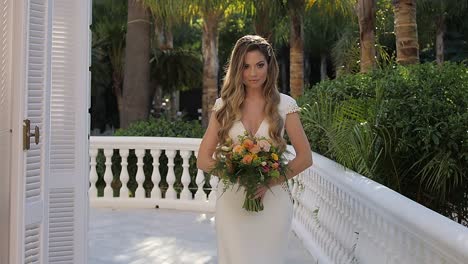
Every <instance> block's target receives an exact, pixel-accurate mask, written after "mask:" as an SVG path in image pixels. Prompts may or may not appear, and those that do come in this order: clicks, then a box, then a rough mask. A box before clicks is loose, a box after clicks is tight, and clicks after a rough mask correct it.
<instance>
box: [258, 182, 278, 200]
mask: <svg viewBox="0 0 468 264" xmlns="http://www.w3.org/2000/svg"><path fill="white" fill-rule="evenodd" d="M279 182H280V180H279V179H277V180H275V179H272V180H270V182H269V183H268V187H267V186H265V185H259V186H258V187H257V190H256V191H255V196H254V199H257V198H261V199H262V200H263V197H264V196H265V193H266V192H267V191H268V190H269V189H270V188H271V187H273V186H276V185H278V184H279Z"/></svg>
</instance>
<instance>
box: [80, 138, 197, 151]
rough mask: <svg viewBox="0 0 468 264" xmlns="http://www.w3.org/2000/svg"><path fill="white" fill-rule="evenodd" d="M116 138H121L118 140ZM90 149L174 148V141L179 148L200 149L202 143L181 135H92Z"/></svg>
mask: <svg viewBox="0 0 468 264" xmlns="http://www.w3.org/2000/svg"><path fill="white" fill-rule="evenodd" d="M115 138H119V140H118V142H116V141H115ZM89 141H90V145H89V147H90V149H99V148H107V147H114V148H115V147H116V146H118V147H119V148H126V149H135V148H146V149H151V148H156V149H172V148H174V143H176V144H177V149H178V150H194V149H198V147H199V146H200V143H201V138H179V137H127V136H125V137H106V136H92V137H90V139H89Z"/></svg>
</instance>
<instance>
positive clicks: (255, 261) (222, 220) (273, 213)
mask: <svg viewBox="0 0 468 264" xmlns="http://www.w3.org/2000/svg"><path fill="white" fill-rule="evenodd" d="M222 104H223V102H222V99H221V98H218V99H217V100H216V103H215V105H214V107H213V110H215V111H217V110H219V109H220V107H221V106H222ZM278 110H279V112H280V115H281V116H282V117H283V120H286V115H287V114H289V113H292V112H297V111H299V107H298V106H297V104H296V101H295V100H294V99H293V98H292V97H290V96H288V95H285V94H281V99H280V105H279V109H278ZM268 127H269V124H268V122H267V121H266V120H264V121H263V122H262V123H261V124H260V127H259V128H258V131H257V132H256V134H255V136H256V137H261V136H264V137H266V138H269V136H268ZM244 131H245V128H244V126H243V124H242V122H241V121H240V120H238V121H236V122H235V123H234V125H233V127H232V128H231V130H230V131H229V136H230V137H231V138H232V139H233V141H235V142H236V141H237V136H238V135H242V134H243V133H244ZM282 134H284V127H283V131H282ZM217 196H218V198H217V200H216V213H215V225H216V235H217V245H218V263H219V264H283V263H284V260H285V257H286V252H287V248H288V237H289V233H290V228H291V220H292V209H293V205H292V197H291V192H290V191H289V189H288V187H287V185H286V183H283V184H281V185H277V186H274V187H272V188H271V191H267V192H266V194H265V196H264V198H263V205H264V209H263V211H260V212H248V211H246V210H245V209H243V208H242V205H243V202H244V198H245V192H244V189H243V188H242V187H241V188H240V189H239V190H238V186H237V185H235V186H234V188H232V189H228V190H227V191H226V192H224V193H223V184H222V182H221V181H220V182H219V184H218V193H217Z"/></svg>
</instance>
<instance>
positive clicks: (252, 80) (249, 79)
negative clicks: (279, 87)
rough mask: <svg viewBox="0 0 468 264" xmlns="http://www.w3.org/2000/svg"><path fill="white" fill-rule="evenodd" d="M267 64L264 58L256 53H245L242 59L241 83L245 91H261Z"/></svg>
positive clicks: (255, 51)
mask: <svg viewBox="0 0 468 264" xmlns="http://www.w3.org/2000/svg"><path fill="white" fill-rule="evenodd" d="M267 72H268V64H267V60H266V58H265V56H263V54H262V53H261V52H260V51H258V50H253V51H249V52H247V54H246V55H245V58H244V70H243V71H242V81H243V83H244V85H245V86H246V88H247V89H262V87H263V84H264V83H265V81H266V77H267Z"/></svg>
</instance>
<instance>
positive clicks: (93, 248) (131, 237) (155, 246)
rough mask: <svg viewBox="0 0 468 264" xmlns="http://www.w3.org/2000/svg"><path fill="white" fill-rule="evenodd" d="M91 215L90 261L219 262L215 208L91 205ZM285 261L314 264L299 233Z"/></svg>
mask: <svg viewBox="0 0 468 264" xmlns="http://www.w3.org/2000/svg"><path fill="white" fill-rule="evenodd" d="M89 215H90V216H89V243H88V245H89V256H88V263H89V264H130V263H131V264H153V263H154V264H182V263H187V264H215V263H217V258H216V235H215V230H214V215H213V214H212V213H206V214H205V213H199V212H188V211H176V210H167V209H117V210H115V209H104V208H90V214H89ZM286 263H287V264H303V263H313V258H312V256H311V255H310V254H309V253H308V251H307V250H306V249H305V248H304V247H303V246H302V244H301V242H300V241H299V239H298V238H297V237H296V236H295V234H294V233H291V235H290V241H289V249H288V256H287V260H286Z"/></svg>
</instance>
